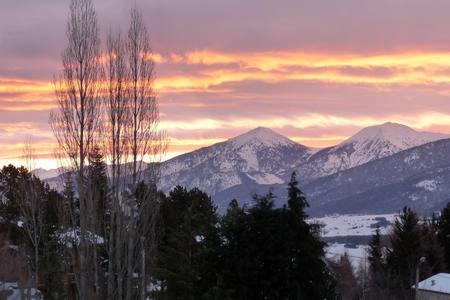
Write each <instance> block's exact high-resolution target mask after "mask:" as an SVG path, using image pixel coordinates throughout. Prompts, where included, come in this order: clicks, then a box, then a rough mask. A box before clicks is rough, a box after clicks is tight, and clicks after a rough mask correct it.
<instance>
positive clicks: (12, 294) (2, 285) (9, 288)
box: [0, 282, 44, 300]
mask: <svg viewBox="0 0 450 300" xmlns="http://www.w3.org/2000/svg"><path fill="white" fill-rule="evenodd" d="M0 291H2V292H4V291H6V292H7V293H8V294H7V295H6V298H5V299H6V300H21V299H22V293H23V295H24V296H25V299H26V298H27V296H28V292H29V293H30V296H31V297H30V298H31V299H32V300H41V299H44V297H43V296H42V293H41V291H39V290H38V289H35V288H31V289H30V290H29V291H28V288H24V289H23V290H22V291H21V289H20V288H19V285H18V283H17V282H0Z"/></svg>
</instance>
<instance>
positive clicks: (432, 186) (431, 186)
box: [416, 180, 439, 192]
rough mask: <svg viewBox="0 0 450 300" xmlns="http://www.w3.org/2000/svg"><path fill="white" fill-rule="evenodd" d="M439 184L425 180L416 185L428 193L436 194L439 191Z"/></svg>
mask: <svg viewBox="0 0 450 300" xmlns="http://www.w3.org/2000/svg"><path fill="white" fill-rule="evenodd" d="M438 184H439V182H437V181H436V180H423V181H421V182H419V183H417V184H416V187H418V188H423V189H424V190H426V191H429V192H434V191H435V190H436V189H437V186H438Z"/></svg>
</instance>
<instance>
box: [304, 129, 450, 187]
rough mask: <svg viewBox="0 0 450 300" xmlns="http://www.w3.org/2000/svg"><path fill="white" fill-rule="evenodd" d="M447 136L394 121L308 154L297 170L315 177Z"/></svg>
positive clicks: (446, 136) (363, 130)
mask: <svg viewBox="0 0 450 300" xmlns="http://www.w3.org/2000/svg"><path fill="white" fill-rule="evenodd" d="M449 137H450V136H449V135H445V134H440V133H431V132H418V131H415V130H413V129H412V128H410V127H407V126H405V125H401V124H396V123H385V124H382V125H376V126H370V127H367V128H364V129H362V130H361V131H359V132H358V133H356V134H355V135H353V136H352V137H350V138H349V139H347V140H345V141H344V142H342V143H341V144H339V145H337V146H335V147H330V148H326V149H323V150H321V151H319V152H317V153H316V154H314V155H312V156H311V158H310V159H309V160H308V162H307V163H306V164H305V165H303V166H301V167H300V170H301V171H300V173H301V174H303V175H304V178H310V179H312V178H318V177H322V176H326V175H330V174H333V173H336V172H339V171H343V170H347V169H350V168H353V167H356V166H359V165H362V164H365V163H367V162H370V161H373V160H376V159H379V158H383V157H387V156H390V155H393V154H395V153H398V152H400V151H403V150H406V149H410V148H413V147H416V146H419V145H423V144H426V143H429V142H433V141H437V140H440V139H445V138H449Z"/></svg>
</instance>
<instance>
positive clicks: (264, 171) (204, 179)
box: [46, 123, 450, 215]
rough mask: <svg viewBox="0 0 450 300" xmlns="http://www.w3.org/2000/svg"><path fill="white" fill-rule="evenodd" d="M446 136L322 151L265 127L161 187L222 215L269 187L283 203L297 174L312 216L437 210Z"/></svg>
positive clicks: (371, 130)
mask: <svg viewBox="0 0 450 300" xmlns="http://www.w3.org/2000/svg"><path fill="white" fill-rule="evenodd" d="M445 138H449V136H448V135H444V134H438V133H429V132H418V131H415V130H413V129H411V128H409V127H407V126H404V125H401V124H395V123H385V124H381V125H377V126H371V127H367V128H364V129H362V130H361V131H359V132H357V133H356V134H355V135H353V136H352V137H350V138H349V139H347V140H345V141H343V142H342V143H340V144H339V145H336V146H334V147H329V148H326V149H322V150H319V151H317V150H316V149H311V148H308V147H306V146H303V145H300V144H298V143H296V142H294V141H292V140H290V139H288V138H286V137H284V136H283V135H280V134H279V133H277V132H275V131H273V130H271V129H268V128H263V127H259V128H256V129H253V130H251V131H249V132H247V133H244V134H242V135H240V136H237V137H235V138H231V139H229V140H227V141H225V142H222V143H218V144H214V145H212V146H209V147H205V148H202V149H199V150H196V151H193V152H190V153H186V154H183V155H180V156H177V157H175V158H172V159H170V160H167V161H165V162H163V163H161V166H162V169H161V172H162V173H161V183H160V188H161V189H162V190H163V191H164V192H168V191H170V190H171V189H172V188H173V187H175V186H176V185H182V186H185V187H187V188H193V187H198V188H200V189H202V190H203V191H205V192H207V193H209V194H210V195H211V196H212V198H213V199H214V201H215V202H216V204H217V206H218V208H219V211H221V212H224V211H225V209H226V207H227V206H228V203H229V202H230V200H231V199H233V198H236V199H238V201H239V202H240V203H241V204H243V203H248V204H250V203H251V201H252V195H254V194H255V193H257V194H265V193H267V192H268V191H269V189H271V190H272V192H273V194H274V195H275V196H278V198H277V199H276V200H275V202H276V205H282V204H283V201H284V199H286V182H287V181H288V180H289V177H290V175H291V174H292V172H293V171H296V172H297V175H298V176H297V177H298V179H299V181H300V184H301V188H302V189H303V190H304V191H305V193H306V194H307V197H308V199H309V202H310V203H311V208H310V211H309V213H310V214H314V215H320V214H323V213H335V212H347V213H349V212H365V213H374V212H379V213H390V212H393V211H397V210H398V209H399V208H401V206H402V205H409V206H413V207H418V208H419V209H421V208H423V210H426V211H431V210H433V209H435V208H436V207H438V206H439V205H440V204H441V201H443V199H444V198H446V196H445V195H446V193H447V194H449V195H450V187H448V186H447V184H446V182H450V172H449V173H448V174H447V172H448V168H449V167H448V165H447V160H448V157H450V151H449V149H447V144H450V140H445ZM46 181H47V182H49V183H52V184H56V182H62V181H61V180H55V178H47V179H46ZM424 201H425V202H424Z"/></svg>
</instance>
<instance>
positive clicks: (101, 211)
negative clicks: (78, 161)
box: [87, 146, 108, 234]
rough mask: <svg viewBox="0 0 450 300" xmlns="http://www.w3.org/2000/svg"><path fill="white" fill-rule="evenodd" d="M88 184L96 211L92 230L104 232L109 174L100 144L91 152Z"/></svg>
mask: <svg viewBox="0 0 450 300" xmlns="http://www.w3.org/2000/svg"><path fill="white" fill-rule="evenodd" d="M87 180H88V184H89V185H90V187H89V189H88V190H89V191H90V195H89V196H90V201H92V202H93V205H92V208H93V209H94V211H95V213H96V216H95V218H96V222H94V223H96V224H93V226H94V227H95V228H92V229H91V230H93V231H95V232H97V233H100V234H103V233H104V231H105V229H106V224H107V220H106V218H107V216H108V214H107V207H108V174H107V166H106V163H105V160H104V157H103V154H102V152H101V150H100V148H99V147H98V146H95V147H94V148H93V149H92V151H91V152H90V153H89V166H88V176H87Z"/></svg>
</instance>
